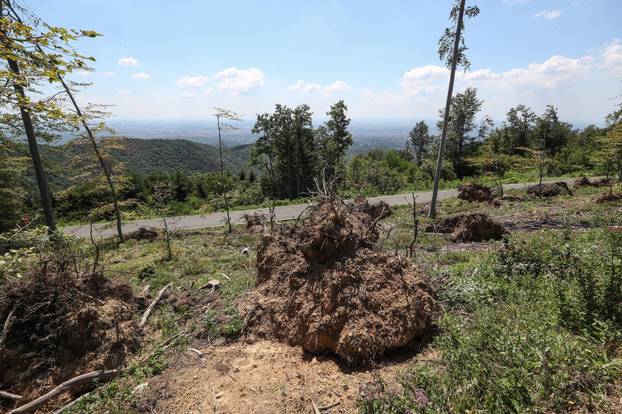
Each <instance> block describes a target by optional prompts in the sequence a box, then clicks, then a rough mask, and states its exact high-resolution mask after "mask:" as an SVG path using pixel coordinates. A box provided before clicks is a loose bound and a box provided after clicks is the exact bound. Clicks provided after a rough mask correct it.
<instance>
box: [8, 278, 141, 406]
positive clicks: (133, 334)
mask: <svg viewBox="0 0 622 414" xmlns="http://www.w3.org/2000/svg"><path fill="white" fill-rule="evenodd" d="M133 299H134V297H133V294H132V290H131V288H130V287H129V286H127V285H122V284H113V283H111V282H110V281H109V280H108V279H106V278H105V277H104V276H103V275H102V274H101V273H97V272H96V273H92V274H88V275H87V276H85V277H81V278H76V277H72V276H68V275H67V273H66V272H64V271H62V269H49V268H48V267H47V266H44V267H43V268H41V269H37V271H35V272H33V274H32V275H30V276H29V277H27V278H24V279H23V280H12V281H9V282H7V283H6V284H5V285H4V286H3V290H2V292H0V321H2V322H3V323H4V322H5V321H6V320H7V319H8V318H9V317H11V320H10V321H9V322H8V328H7V329H6V336H5V338H4V342H3V343H2V345H1V346H0V367H2V369H1V370H0V389H3V390H8V391H11V392H13V393H16V394H19V395H23V396H24V398H25V399H26V400H28V399H30V398H31V397H34V396H38V394H40V391H39V389H44V388H45V389H46V388H49V387H51V386H54V385H57V384H58V383H60V382H62V381H65V380H67V379H69V378H71V377H73V376H76V375H79V374H82V373H84V372H88V371H90V370H94V369H113V368H118V367H119V366H121V365H123V363H124V361H125V359H126V357H127V354H128V352H130V351H131V350H132V349H133V348H135V347H136V346H137V345H138V327H137V325H136V324H135V322H134V320H133V316H134V314H135V311H136V304H135V302H134V300H133Z"/></svg>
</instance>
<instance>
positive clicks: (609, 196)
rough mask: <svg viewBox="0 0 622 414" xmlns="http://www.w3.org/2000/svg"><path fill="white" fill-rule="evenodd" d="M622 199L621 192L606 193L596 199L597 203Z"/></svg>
mask: <svg viewBox="0 0 622 414" xmlns="http://www.w3.org/2000/svg"><path fill="white" fill-rule="evenodd" d="M620 200H622V193H606V194H603V195H601V196H600V197H598V198H597V199H596V202H597V203H599V204H602V203H608V202H610V201H620Z"/></svg>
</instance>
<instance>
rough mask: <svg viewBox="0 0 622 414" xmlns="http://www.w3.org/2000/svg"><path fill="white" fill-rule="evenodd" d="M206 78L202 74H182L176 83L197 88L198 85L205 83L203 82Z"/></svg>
mask: <svg viewBox="0 0 622 414" xmlns="http://www.w3.org/2000/svg"><path fill="white" fill-rule="evenodd" d="M207 79H208V78H207V76H202V75H198V76H182V77H181V78H179V79H177V85H179V86H186V87H196V88H198V87H201V86H203V85H205V82H207Z"/></svg>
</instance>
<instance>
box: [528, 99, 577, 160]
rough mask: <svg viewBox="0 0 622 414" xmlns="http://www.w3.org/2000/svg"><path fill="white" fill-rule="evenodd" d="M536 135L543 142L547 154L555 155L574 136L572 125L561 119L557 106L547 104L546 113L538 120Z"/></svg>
mask: <svg viewBox="0 0 622 414" xmlns="http://www.w3.org/2000/svg"><path fill="white" fill-rule="evenodd" d="M534 136H535V138H536V140H538V141H540V142H542V147H543V149H544V150H545V151H546V152H547V154H548V155H550V156H554V155H556V154H557V153H558V152H559V151H561V149H562V148H563V147H564V146H565V145H566V144H567V143H568V140H569V139H570V137H571V136H572V126H571V125H570V124H568V123H566V122H561V121H560V120H559V116H558V114H557V108H555V107H554V106H553V105H547V106H546V110H545V111H544V114H543V115H542V116H541V117H538V119H537V120H536V126H535V129H534Z"/></svg>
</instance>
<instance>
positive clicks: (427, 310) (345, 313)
mask: <svg viewBox="0 0 622 414" xmlns="http://www.w3.org/2000/svg"><path fill="white" fill-rule="evenodd" d="M389 211H390V210H389V209H388V206H386V205H380V206H377V207H374V206H370V205H369V204H368V203H367V202H365V201H363V200H357V201H355V202H354V203H345V202H342V201H334V202H324V203H321V204H319V205H318V206H315V207H314V208H313V209H312V210H311V212H310V214H309V215H308V217H307V218H305V219H304V220H303V222H302V224H301V225H299V226H296V227H291V228H283V229H280V230H278V231H274V232H272V233H269V234H266V235H264V237H263V238H262V240H261V242H260V244H259V247H258V251H257V270H258V274H257V288H256V289H255V291H254V292H253V293H252V294H251V296H250V300H249V309H248V313H247V316H246V324H245V333H246V334H247V335H251V336H257V337H261V338H274V339H277V340H279V341H283V342H286V343H288V344H290V345H299V346H302V347H303V349H305V350H307V351H310V352H313V353H320V352H324V351H328V352H331V353H335V354H337V355H339V356H340V357H341V358H342V359H343V360H345V361H346V362H347V363H350V364H365V363H367V362H369V361H370V360H372V359H374V358H375V357H378V356H380V355H382V354H383V353H384V352H386V351H387V350H389V349H395V348H399V347H403V346H406V345H409V344H412V343H413V342H415V341H416V340H417V339H422V338H424V337H426V336H427V335H428V334H429V333H430V332H431V330H432V325H433V322H434V320H435V318H436V315H437V313H438V305H437V302H436V301H435V299H434V297H433V296H434V292H433V289H432V288H431V287H430V285H429V284H428V282H427V279H426V278H425V276H424V275H423V273H422V272H421V271H420V270H418V269H417V268H415V267H414V265H413V264H412V263H410V262H409V261H407V260H405V259H400V258H398V257H397V256H395V255H393V254H389V253H387V252H384V251H381V250H378V249H376V248H375V244H376V241H377V240H378V237H379V231H378V227H377V223H378V221H379V220H380V219H381V218H382V217H384V216H386V215H387V214H389Z"/></svg>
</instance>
